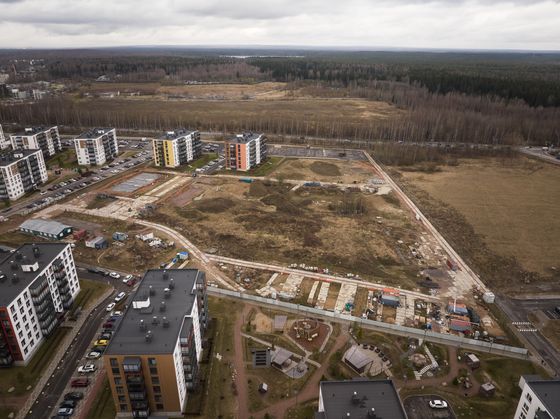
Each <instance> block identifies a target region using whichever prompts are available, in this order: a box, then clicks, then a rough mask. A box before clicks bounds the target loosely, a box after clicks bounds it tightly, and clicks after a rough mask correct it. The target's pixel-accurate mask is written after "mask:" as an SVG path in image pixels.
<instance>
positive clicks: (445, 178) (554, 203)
mask: <svg viewBox="0 0 560 419" xmlns="http://www.w3.org/2000/svg"><path fill="white" fill-rule="evenodd" d="M401 174H402V176H403V177H404V179H405V180H406V181H407V182H410V183H412V184H414V185H416V186H418V187H419V188H421V189H423V190H425V191H426V192H428V193H429V194H430V195H431V196H433V197H434V198H436V199H438V200H441V201H443V202H444V203H446V204H449V205H451V206H452V207H454V208H455V209H457V210H458V211H459V212H460V213H461V214H463V215H464V216H465V217H466V219H467V221H468V222H469V223H470V224H471V225H472V226H473V227H474V229H475V231H476V232H477V233H479V234H480V235H481V236H482V237H484V240H485V242H486V243H487V245H488V246H489V247H490V249H492V250H494V251H496V252H497V253H499V254H500V255H502V256H505V257H514V258H516V259H517V260H518V261H519V262H520V263H521V264H522V266H523V267H524V268H525V269H527V270H529V271H535V272H538V273H540V274H542V275H547V276H548V275H551V274H552V272H551V268H552V267H556V268H559V266H558V263H559V261H560V247H559V246H558V245H557V244H558V238H559V237H560V218H559V217H558V208H559V207H560V170H558V168H557V167H555V166H553V165H551V164H547V163H544V162H538V161H535V160H531V159H528V158H518V159H477V160H462V161H460V164H459V165H458V166H456V167H451V166H446V167H443V168H442V170H441V172H437V173H433V174H425V173H421V172H408V171H406V172H405V171H401Z"/></svg>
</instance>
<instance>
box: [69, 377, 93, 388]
mask: <svg viewBox="0 0 560 419" xmlns="http://www.w3.org/2000/svg"><path fill="white" fill-rule="evenodd" d="M70 385H71V386H72V387H87V386H88V385H89V378H85V377H84V378H73V379H72V381H70Z"/></svg>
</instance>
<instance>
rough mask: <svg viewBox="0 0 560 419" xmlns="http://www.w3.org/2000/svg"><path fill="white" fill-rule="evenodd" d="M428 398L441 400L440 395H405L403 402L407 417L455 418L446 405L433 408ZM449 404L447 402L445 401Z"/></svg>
mask: <svg viewBox="0 0 560 419" xmlns="http://www.w3.org/2000/svg"><path fill="white" fill-rule="evenodd" d="M430 400H443V401H446V400H445V399H443V398H441V397H440V396H436V395H424V396H410V397H407V398H406V399H405V400H404V402H403V404H404V410H406V413H407V415H408V419H455V417H456V416H455V414H454V413H453V410H452V409H451V408H450V407H448V408H444V409H441V408H440V409H434V408H431V407H430V404H429V403H430ZM447 404H448V405H449V402H447ZM449 406H450V405H449Z"/></svg>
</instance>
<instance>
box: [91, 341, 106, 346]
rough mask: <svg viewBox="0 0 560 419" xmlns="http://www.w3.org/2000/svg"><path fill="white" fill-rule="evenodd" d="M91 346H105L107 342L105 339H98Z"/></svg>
mask: <svg viewBox="0 0 560 419" xmlns="http://www.w3.org/2000/svg"><path fill="white" fill-rule="evenodd" d="M93 344H94V345H95V346H107V345H108V344H109V341H108V340H107V339H98V340H96V341H95V342H93Z"/></svg>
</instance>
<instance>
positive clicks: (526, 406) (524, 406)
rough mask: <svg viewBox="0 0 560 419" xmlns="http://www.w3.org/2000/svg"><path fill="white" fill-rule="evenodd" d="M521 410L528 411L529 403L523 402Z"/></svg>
mask: <svg viewBox="0 0 560 419" xmlns="http://www.w3.org/2000/svg"><path fill="white" fill-rule="evenodd" d="M521 410H523V411H524V412H525V413H527V411H528V410H529V406H528V405H527V403H523V407H522V408H521Z"/></svg>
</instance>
